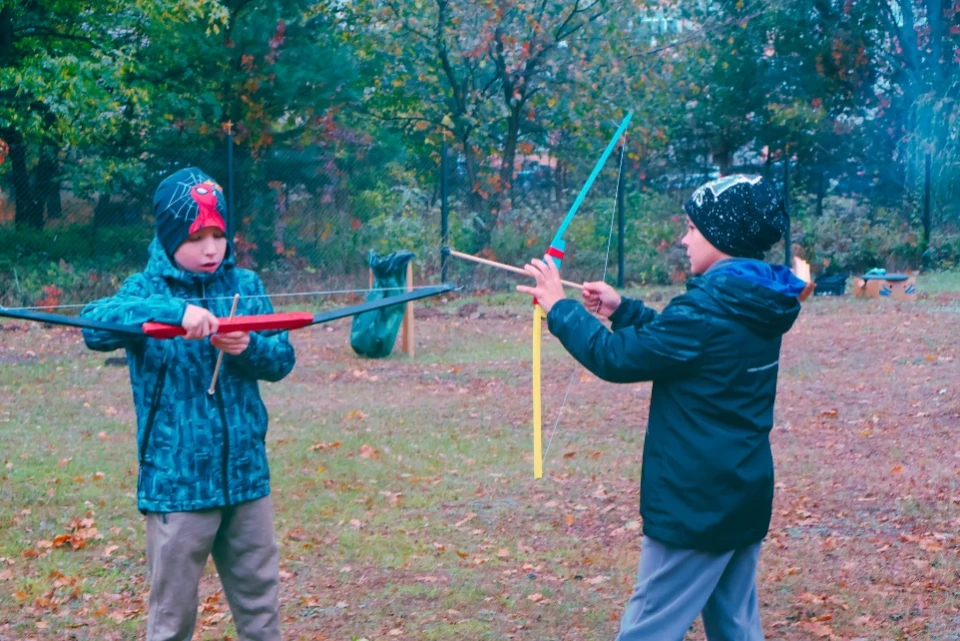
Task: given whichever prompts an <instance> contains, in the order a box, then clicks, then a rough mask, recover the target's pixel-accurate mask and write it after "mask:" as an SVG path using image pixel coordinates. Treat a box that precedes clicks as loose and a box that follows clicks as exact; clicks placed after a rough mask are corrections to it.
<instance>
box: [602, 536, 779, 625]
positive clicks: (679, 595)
mask: <svg viewBox="0 0 960 641" xmlns="http://www.w3.org/2000/svg"><path fill="white" fill-rule="evenodd" d="M759 558H760V544H759V543H756V544H754V545H750V546H747V547H744V548H740V549H738V550H731V551H729V552H720V553H715V552H701V551H699V550H685V549H682V548H674V547H670V546H668V545H664V544H663V543H660V542H659V541H654V540H653V539H650V538H648V537H643V549H642V550H641V552H640V569H639V570H638V571H637V585H636V587H635V588H634V591H633V596H631V597H630V601H629V603H627V609H626V611H625V612H624V614H623V619H622V620H621V621H620V634H618V635H617V639H616V641H682V639H683V637H684V635H685V634H686V633H687V630H688V629H689V628H690V625H691V624H692V623H693V622H694V620H695V619H696V618H697V615H699V614H702V615H703V627H704V628H705V629H706V632H707V639H709V641H763V629H762V628H761V627H760V608H759V606H758V603H757V561H758V560H759Z"/></svg>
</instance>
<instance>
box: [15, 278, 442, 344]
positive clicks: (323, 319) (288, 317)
mask: <svg viewBox="0 0 960 641" xmlns="http://www.w3.org/2000/svg"><path fill="white" fill-rule="evenodd" d="M454 289H455V287H454V286H453V285H452V284H449V283H448V284H444V285H435V286H432V287H421V288H419V289H415V290H414V291H412V292H407V293H404V294H398V295H396V296H387V297H386V298H381V299H379V300H374V301H367V302H365V303H360V304H359V305H349V306H347V307H339V308H337V309H332V310H330V311H327V312H320V313H319V314H314V313H312V312H279V313H275V314H260V315H257V316H237V317H235V318H232V319H226V318H224V319H220V326H219V330H218V331H219V332H221V333H228V332H263V331H269V330H292V329H301V328H303V327H310V326H311V325H319V324H320V323H327V322H330V321H333V320H337V319H339V318H346V317H348V316H355V315H357V314H362V313H364V312H370V311H374V310H377V309H382V308H384V307H391V306H393V305H401V304H403V303H408V302H410V301H414V300H419V299H421V298H428V297H430V296H437V295H439V294H444V293H446V292H450V291H453V290H454ZM0 317H6V318H16V319H19V320H26V321H33V322H38V323H50V324H53V325H65V326H68V327H79V328H81V329H93V330H100V331H107V332H114V333H117V334H126V335H132V336H148V337H150V338H176V337H177V336H183V335H184V334H186V330H185V329H184V328H183V327H180V326H179V325H167V324H165V323H154V322H148V323H144V324H143V325H123V324H120V323H105V322H102V321H96V320H91V319H88V318H78V317H76V316H64V315H62V314H51V313H47V312H36V311H26V310H20V309H8V308H6V307H0Z"/></svg>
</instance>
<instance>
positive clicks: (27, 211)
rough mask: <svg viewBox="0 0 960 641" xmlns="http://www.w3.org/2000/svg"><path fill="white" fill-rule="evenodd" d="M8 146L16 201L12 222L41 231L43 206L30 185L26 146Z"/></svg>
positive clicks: (20, 143) (18, 143)
mask: <svg viewBox="0 0 960 641" xmlns="http://www.w3.org/2000/svg"><path fill="white" fill-rule="evenodd" d="M15 136H16V139H18V140H17V142H16V143H15V144H11V145H10V164H11V165H12V167H13V194H14V197H15V198H16V200H17V208H16V214H15V215H14V222H15V223H16V225H17V226H26V227H32V228H34V229H43V205H42V201H39V200H38V199H37V195H36V193H35V192H34V190H33V186H32V185H31V184H30V171H29V169H27V146H26V145H24V144H23V143H22V142H20V141H19V138H20V136H19V134H15Z"/></svg>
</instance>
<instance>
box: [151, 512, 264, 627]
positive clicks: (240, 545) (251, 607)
mask: <svg viewBox="0 0 960 641" xmlns="http://www.w3.org/2000/svg"><path fill="white" fill-rule="evenodd" d="M211 554H212V555H213V562H214V563H215V564H216V566H217V572H218V573H219V574H220V582H221V583H222V584H223V591H224V593H225V594H226V596H227V603H229V604H230V612H231V614H233V621H234V623H235V624H236V626H237V633H238V635H239V637H240V640H241V641H280V603H279V583H280V555H279V552H278V550H277V543H276V540H275V539H274V535H273V503H272V502H271V501H270V497H269V496H268V497H265V498H262V499H257V500H256V501H250V502H248V503H240V504H239V505H231V506H229V507H225V508H217V509H212V510H201V511H199V512H173V513H170V514H157V513H153V512H151V513H148V514H147V563H148V565H149V570H150V607H149V612H148V614H147V641H190V639H191V638H192V637H193V628H194V626H195V625H196V622H197V606H198V589H199V586H200V576H201V575H202V573H203V568H204V566H205V565H206V564H207V559H208V558H209V557H210V555H211Z"/></svg>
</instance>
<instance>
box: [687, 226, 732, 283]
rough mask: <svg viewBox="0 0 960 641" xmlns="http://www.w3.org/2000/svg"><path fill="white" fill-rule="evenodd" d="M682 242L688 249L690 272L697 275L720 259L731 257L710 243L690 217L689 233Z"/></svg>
mask: <svg viewBox="0 0 960 641" xmlns="http://www.w3.org/2000/svg"><path fill="white" fill-rule="evenodd" d="M680 244H681V245H683V246H684V247H685V248H686V250H687V258H689V259H690V272H691V273H692V274H693V275H695V276H696V275H699V274H702V273H704V272H705V271H707V270H708V269H710V267H711V266H713V264H714V263H715V262H717V261H718V260H722V259H724V258H729V256H727V255H726V254H724V253H723V252H722V251H720V250H719V249H717V248H716V247H714V246H713V245H712V244H710V241H709V240H707V239H706V237H704V235H703V234H701V233H700V230H699V229H697V226H696V225H694V224H693V221H692V220H690V219H689V218H687V233H686V234H684V236H683V238H682V239H681V240H680Z"/></svg>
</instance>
